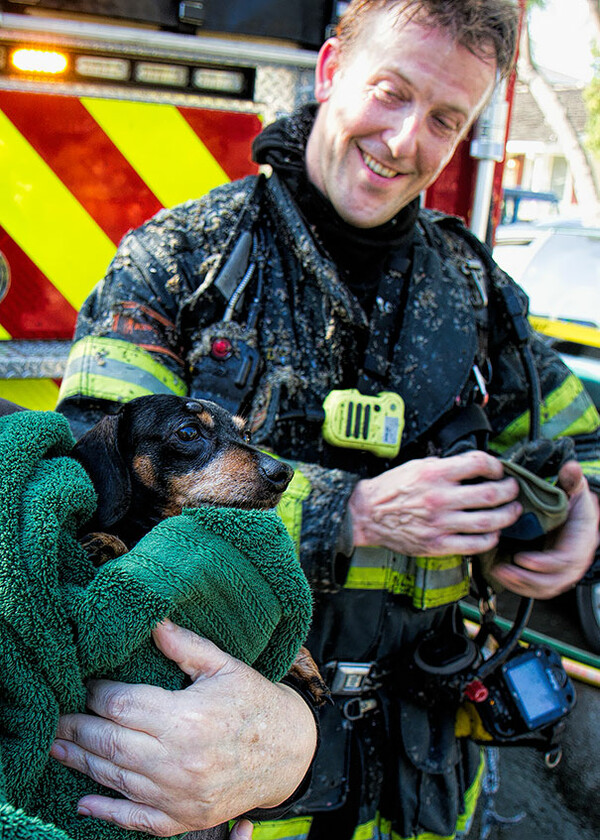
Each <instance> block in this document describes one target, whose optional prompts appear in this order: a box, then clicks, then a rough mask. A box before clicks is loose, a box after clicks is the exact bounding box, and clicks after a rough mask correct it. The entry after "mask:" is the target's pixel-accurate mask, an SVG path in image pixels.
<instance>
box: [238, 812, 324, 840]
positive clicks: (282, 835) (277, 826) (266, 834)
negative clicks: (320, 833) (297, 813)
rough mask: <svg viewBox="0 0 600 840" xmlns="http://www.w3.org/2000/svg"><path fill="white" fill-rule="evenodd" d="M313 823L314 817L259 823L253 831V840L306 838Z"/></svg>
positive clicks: (297, 839) (300, 839)
mask: <svg viewBox="0 0 600 840" xmlns="http://www.w3.org/2000/svg"><path fill="white" fill-rule="evenodd" d="M311 825H312V817H294V818H292V819H291V820H275V821H273V822H263V823H257V824H256V825H255V826H254V830H253V832H252V840H305V838H306V837H307V835H308V832H309V831H310V827H311Z"/></svg>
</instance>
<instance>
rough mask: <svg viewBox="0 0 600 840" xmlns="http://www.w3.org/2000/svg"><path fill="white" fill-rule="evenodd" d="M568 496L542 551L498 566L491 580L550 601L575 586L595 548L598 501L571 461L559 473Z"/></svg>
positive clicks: (518, 555)
mask: <svg viewBox="0 0 600 840" xmlns="http://www.w3.org/2000/svg"><path fill="white" fill-rule="evenodd" d="M559 480H560V484H561V486H562V487H563V489H565V490H566V492H567V493H568V495H569V515H568V518H567V521H566V522H565V524H564V525H563V526H562V528H560V530H558V531H556V532H553V534H552V535H550V537H549V538H548V543H547V545H546V547H545V549H544V550H543V551H522V552H519V553H518V554H516V555H515V557H514V564H500V565H498V566H497V567H495V568H494V569H493V570H492V571H491V573H490V574H491V576H492V577H493V578H494V579H495V580H496V581H498V582H499V583H500V584H501V585H502V586H506V587H507V589H510V590H511V591H513V592H516V593H517V594H520V595H525V596H526V597H530V598H540V599H547V598H554V597H556V596H557V595H560V594H561V593H562V592H565V591H567V590H568V589H570V588H571V587H573V586H575V585H576V584H577V583H578V582H579V581H580V580H581V578H582V577H583V575H584V574H585V572H586V570H587V569H588V567H589V565H590V564H591V562H592V560H593V558H594V553H595V550H596V548H597V545H598V501H597V499H596V497H595V496H594V495H593V494H592V493H591V491H590V489H589V487H588V484H587V481H586V479H585V478H584V476H583V473H582V471H581V467H580V466H579V464H577V463H576V462H574V461H570V462H568V463H567V464H565V465H564V466H563V467H562V469H561V470H560V473H559Z"/></svg>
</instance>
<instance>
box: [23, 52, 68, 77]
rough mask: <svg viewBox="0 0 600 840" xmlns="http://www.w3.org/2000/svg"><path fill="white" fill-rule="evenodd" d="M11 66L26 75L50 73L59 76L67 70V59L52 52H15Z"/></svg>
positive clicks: (60, 54)
mask: <svg viewBox="0 0 600 840" xmlns="http://www.w3.org/2000/svg"><path fill="white" fill-rule="evenodd" d="M10 61H11V64H12V65H13V66H14V67H16V69H17V70H22V71H23V72H25V73H50V74H52V75H57V74H58V73H64V71H65V70H66V69H67V64H68V62H67V57H66V55H63V54H62V53H59V52H53V51H51V50H32V49H19V50H15V51H14V53H13V54H12V55H11V57H10Z"/></svg>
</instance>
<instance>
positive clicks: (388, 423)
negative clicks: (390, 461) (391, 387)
mask: <svg viewBox="0 0 600 840" xmlns="http://www.w3.org/2000/svg"><path fill="white" fill-rule="evenodd" d="M323 410H324V411H325V421H324V423H323V430H322V431H323V438H324V440H326V441H327V443H330V444H331V445H332V446H341V447H343V448H346V449H362V450H364V451H366V452H371V453H372V454H373V455H377V456H378V457H380V458H395V457H396V455H397V454H398V452H399V451H400V441H401V439H402V431H403V429H404V400H403V399H402V397H401V396H400V395H399V394H395V393H394V392H393V391H380V393H379V394H377V396H368V395H366V394H361V392H360V391H358V390H357V389H356V388H346V389H344V390H339V391H330V393H329V394H327V396H326V397H325V400H324V402H323Z"/></svg>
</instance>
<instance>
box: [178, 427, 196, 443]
mask: <svg viewBox="0 0 600 840" xmlns="http://www.w3.org/2000/svg"><path fill="white" fill-rule="evenodd" d="M175 434H176V435H177V437H178V438H179V440H186V441H187V440H197V439H198V438H199V437H200V431H199V429H198V427H197V426H192V425H189V426H180V427H179V428H178V429H177V431H176V432H175Z"/></svg>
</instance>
